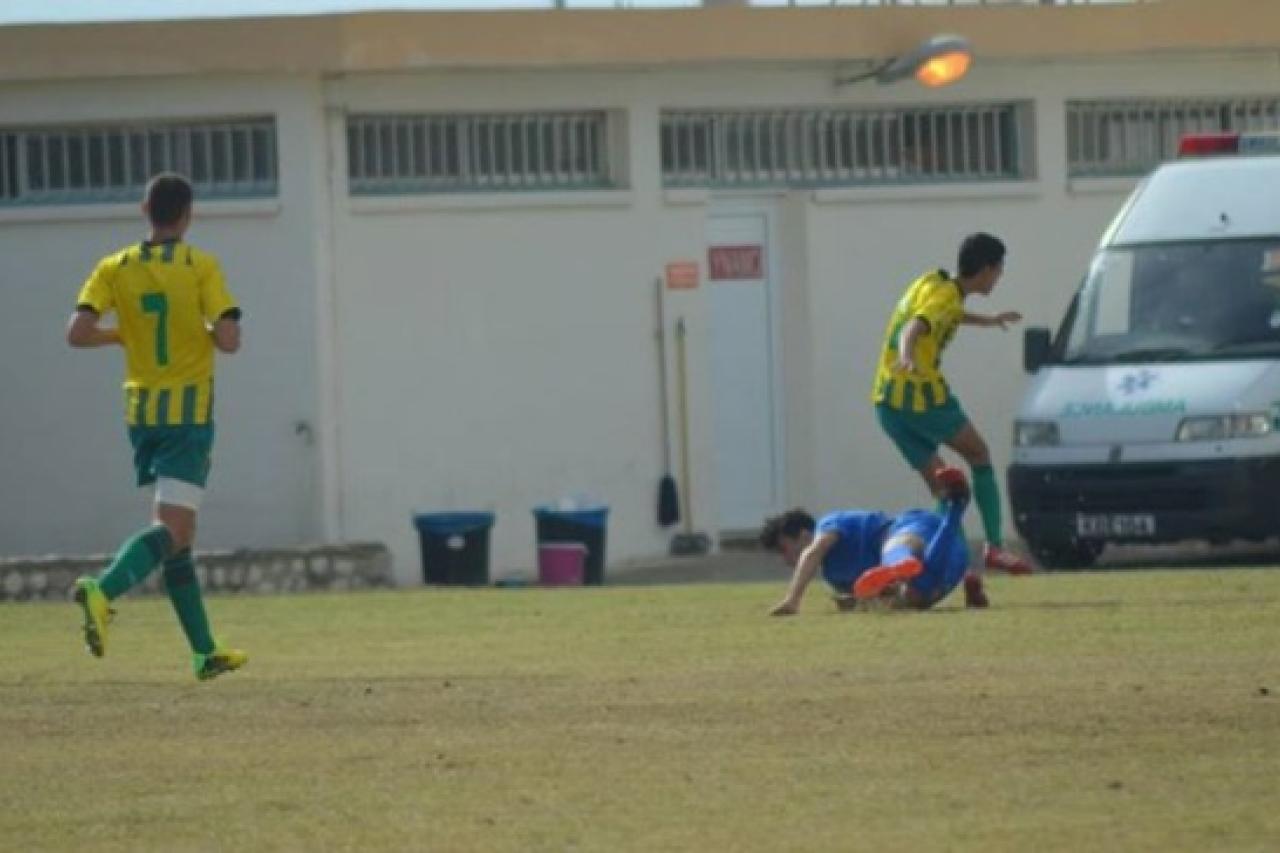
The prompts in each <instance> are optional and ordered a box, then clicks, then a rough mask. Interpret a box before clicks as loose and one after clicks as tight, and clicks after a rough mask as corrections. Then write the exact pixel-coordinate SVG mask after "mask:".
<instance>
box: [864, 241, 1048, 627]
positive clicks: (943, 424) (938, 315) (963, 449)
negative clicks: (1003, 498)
mask: <svg viewBox="0 0 1280 853" xmlns="http://www.w3.org/2000/svg"><path fill="white" fill-rule="evenodd" d="M1004 256H1005V246H1004V243H1002V242H1001V241H1000V240H999V239H998V238H996V237H993V236H992V235H990V234H983V233H978V234H971V235H970V236H968V237H966V238H965V239H964V242H963V243H961V245H960V257H959V275H958V276H957V277H955V278H952V277H951V276H949V275H948V274H947V273H946V272H945V271H944V270H935V271H932V272H928V273H925V274H924V275H922V276H921V277H920V278H918V279H916V280H915V281H914V282H912V284H911V286H910V287H908V288H907V292H906V293H905V294H904V295H903V297H902V299H901V300H899V302H898V306H897V308H896V309H894V312H893V314H892V316H891V317H890V318H889V325H888V328H887V329H886V331H885V337H884V346H883V348H882V349H881V352H880V364H879V367H878V369H877V371H876V379H875V386H874V388H873V391H872V400H873V401H874V402H875V406H876V417H877V418H878V419H879V421H880V425H881V426H882V427H883V428H884V431H885V432H886V433H888V435H889V438H891V439H892V440H893V443H894V444H895V445H897V447H898V450H899V451H900V452H901V453H902V455H903V456H904V457H905V458H906V460H907V462H908V463H909V464H910V465H911V467H912V468H914V469H916V470H917V471H918V472H920V475H921V477H923V478H924V481H925V483H926V484H927V485H928V486H929V489H930V491H932V492H933V493H934V494H935V495H939V496H940V495H941V494H942V488H941V485H940V484H939V482H938V476H937V475H938V472H939V471H941V470H942V469H943V468H944V467H945V464H944V463H943V461H942V458H941V457H940V456H939V455H938V448H939V447H941V446H942V445H946V446H947V447H950V448H951V449H952V450H954V451H956V452H957V453H959V454H960V455H961V456H962V457H964V460H965V461H966V462H967V463H969V467H970V468H971V469H972V471H973V496H974V499H975V500H974V502H975V503H977V505H978V510H979V513H980V514H981V516H982V527H983V532H984V533H985V534H986V539H987V543H986V547H985V548H984V549H983V559H982V561H981V563H980V564H979V565H977V566H975V567H974V568H973V569H971V571H970V572H969V574H968V575H967V576H966V577H965V580H964V591H965V603H966V604H967V605H968V606H970V607H986V606H987V604H988V601H987V595H986V592H985V590H984V589H983V586H982V570H983V569H984V568H991V569H1001V570H1003V571H1007V572H1010V573H1011V574H1026V573H1027V572H1030V571H1031V565H1030V564H1029V563H1028V562H1027V561H1026V560H1025V559H1023V558H1021V557H1019V556H1018V555H1016V554H1014V553H1012V552H1010V551H1007V550H1005V548H1004V544H1003V539H1002V524H1003V522H1002V519H1001V507H1000V488H999V486H998V485H997V483H996V476H995V470H994V468H993V467H992V465H991V452H990V450H988V448H987V443H986V441H985V440H983V438H982V435H981V434H980V433H979V432H978V430H977V429H976V428H975V427H974V425H973V423H972V422H971V421H970V420H969V417H968V415H966V414H965V412H964V409H963V408H962V407H961V406H960V401H959V400H957V399H956V396H955V394H954V393H952V391H951V387H950V386H949V385H948V384H947V380H946V379H945V378H944V377H943V375H942V351H943V350H944V349H946V346H947V344H948V343H950V342H951V339H952V337H953V336H954V335H955V333H956V330H957V329H958V328H959V327H960V326H961V325H972V326H988V327H990V326H995V327H999V328H1001V329H1005V328H1007V327H1008V326H1009V324H1011V323H1016V322H1018V321H1020V320H1021V319H1022V315H1021V314H1018V313H1017V312H1016V311H1005V312H1002V313H1000V314H995V315H992V316H987V315H983V314H974V313H970V312H969V311H966V310H965V307H964V300H965V298H966V297H968V296H972V295H973V294H979V295H982V296H987V295H988V294H990V293H991V291H992V290H993V289H995V286H996V283H997V282H998V281H999V280H1000V275H1001V273H1003V272H1004Z"/></svg>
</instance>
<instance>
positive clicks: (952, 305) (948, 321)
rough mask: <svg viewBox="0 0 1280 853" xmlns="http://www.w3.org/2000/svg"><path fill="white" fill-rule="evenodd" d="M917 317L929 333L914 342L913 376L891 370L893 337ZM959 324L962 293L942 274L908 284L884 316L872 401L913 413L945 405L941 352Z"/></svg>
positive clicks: (895, 353)
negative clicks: (886, 325) (926, 325)
mask: <svg viewBox="0 0 1280 853" xmlns="http://www.w3.org/2000/svg"><path fill="white" fill-rule="evenodd" d="M916 317H919V318H920V319H922V320H924V321H925V322H926V323H928V324H929V331H928V332H927V333H925V334H923V335H921V336H920V337H918V338H916V352H915V356H916V372H914V373H910V374H908V373H899V372H898V371H896V370H895V369H894V363H895V362H896V361H897V360H898V337H899V336H900V335H901V333H902V327H903V326H905V325H906V324H907V323H908V322H909V321H911V320H912V319H914V318H916ZM963 319H964V294H963V293H962V292H961V291H960V285H959V284H958V283H956V281H955V280H954V279H952V278H951V277H950V276H948V275H947V273H946V272H945V271H943V270H934V271H932V272H928V273H925V274H924V275H922V276H920V277H919V278H918V279H916V280H915V281H914V282H912V283H911V286H910V287H908V288H907V292H906V293H905V294H904V295H903V297H902V299H901V300H899V301H898V307H897V308H895V309H894V311H893V314H892V315H891V316H890V317H889V326H888V328H887V329H886V330H885V334H884V345H883V347H881V350H880V364H879V367H878V369H877V370H876V379H875V385H874V386H873V388H872V393H871V399H872V400H873V401H874V402H876V403H883V404H885V405H887V406H889V407H890V408H894V409H907V410H910V411H913V412H925V411H928V410H929V409H932V408H936V407H938V406H941V405H943V404H944V403H946V402H947V399H948V397H949V396H950V392H949V391H948V389H947V381H946V379H944V378H943V376H942V351H943V350H944V349H945V348H946V346H947V344H949V343H950V342H951V338H952V337H953V336H954V335H955V333H956V329H957V327H959V325H960V321H961V320H963Z"/></svg>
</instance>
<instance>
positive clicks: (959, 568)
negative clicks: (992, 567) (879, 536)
mask: <svg viewBox="0 0 1280 853" xmlns="http://www.w3.org/2000/svg"><path fill="white" fill-rule="evenodd" d="M941 526H942V516H940V515H938V514H937V513H936V512H929V511H928V510H924V509H911V510H907V511H906V512H904V513H903V514H902V515H900V516H898V517H897V518H896V519H895V520H894V522H893V523H892V524H890V525H889V529H888V530H887V531H886V532H885V541H886V542H888V541H889V540H890V539H892V538H893V537H895V536H901V535H904V534H911V535H914V536H918V537H920V538H921V539H922V540H924V544H925V547H928V545H929V543H930V542H931V541H932V540H933V536H934V534H935V533H937V532H938V528H939V527H941ZM968 569H969V546H968V544H967V543H966V542H965V540H964V528H963V526H961V527H957V528H956V531H955V534H954V535H953V536H952V537H951V541H950V542H949V543H944V545H943V548H942V555H941V557H939V558H937V559H935V560H933V561H932V562H926V563H925V566H924V571H923V572H921V573H920V574H918V575H916V576H915V577H914V578H912V579H911V580H910V581H908V583H907V586H908V587H910V588H911V589H912V590H913V591H914V592H915V593H916V595H917V596H918V597H919V599H920V602H921V606H923V607H932V606H933V605H935V604H937V603H938V602H939V601H941V600H942V599H944V598H946V597H947V595H948V593H950V592H951V590H953V589H955V588H956V587H957V586H959V585H960V581H962V580H964V573H965V572H966V571H968Z"/></svg>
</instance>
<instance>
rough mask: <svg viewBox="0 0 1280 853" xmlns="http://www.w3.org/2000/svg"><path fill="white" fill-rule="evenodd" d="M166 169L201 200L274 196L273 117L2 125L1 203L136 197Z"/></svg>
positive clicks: (111, 200) (0, 141) (72, 201)
mask: <svg viewBox="0 0 1280 853" xmlns="http://www.w3.org/2000/svg"><path fill="white" fill-rule="evenodd" d="M165 171H172V172H180V173H182V174H184V175H186V176H187V177H188V178H189V179H190V180H191V183H192V185H193V187H194V188H195V191H196V195H197V197H199V198H246V197H248V198H253V197H263V196H274V195H275V194H276V193H277V182H278V181H277V165H276V128H275V120H274V119H270V118H255V119H244V120H239V121H217V122H183V123H143V124H127V125H126V124H120V125H83V126H56V127H38V128H20V129H8V130H5V129H0V204H7V205H26V204H30V205H44V204H49V205H56V204H83V203H87V202H114V201H134V200H136V199H137V198H138V197H139V196H140V195H141V193H142V190H143V187H144V186H145V185H146V183H147V181H148V180H149V179H150V178H151V177H152V176H153V175H155V174H156V173H158V172H165Z"/></svg>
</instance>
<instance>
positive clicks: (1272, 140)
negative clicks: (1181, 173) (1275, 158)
mask: <svg viewBox="0 0 1280 853" xmlns="http://www.w3.org/2000/svg"><path fill="white" fill-rule="evenodd" d="M1223 154H1244V155H1249V154H1255V155H1256V154H1280V133H1238V132H1237V133H1188V134H1186V135H1185V136H1183V137H1182V138H1181V139H1180V140H1178V156H1179V157H1213V156H1220V155H1223Z"/></svg>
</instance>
